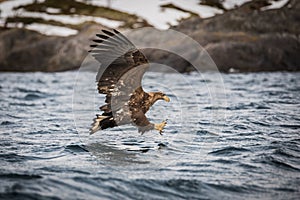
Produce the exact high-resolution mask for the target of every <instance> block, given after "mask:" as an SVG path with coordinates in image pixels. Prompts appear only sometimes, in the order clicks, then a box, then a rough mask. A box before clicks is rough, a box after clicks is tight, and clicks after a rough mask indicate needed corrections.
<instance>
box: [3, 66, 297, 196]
mask: <svg viewBox="0 0 300 200" xmlns="http://www.w3.org/2000/svg"><path fill="white" fill-rule="evenodd" d="M94 79H95V73H92V72H75V71H73V72H62V73H1V74H0V80H1V81H0V95H1V99H0V116H1V118H0V134H1V137H0V141H1V142H0V144H1V146H0V169H1V170H0V199H299V197H300V133H299V130H300V93H299V92H300V73H286V72H278V73H249V74H247V73H245V74H242V73H241V74H218V73H209V72H207V73H202V74H190V75H182V74H176V73H174V74H160V73H154V72H152V73H147V74H146V76H145V78H144V81H143V84H144V87H145V89H146V90H147V91H151V90H154V91H156V90H162V91H164V92H165V93H167V94H168V95H169V96H170V98H171V102H169V103H167V102H157V103H156V104H155V105H154V106H153V107H152V109H151V110H150V111H149V113H148V114H147V116H148V117H149V119H150V121H152V122H155V123H157V122H160V121H162V120H164V119H168V125H167V126H166V128H165V132H164V133H163V135H159V133H157V132H156V131H151V132H147V133H145V134H144V135H141V134H139V133H138V132H137V130H136V129H135V128H134V127H132V126H130V125H128V126H123V127H116V128H113V129H109V130H105V131H100V132H97V133H95V134H94V135H91V136H90V135H89V133H88V129H89V128H90V127H89V126H90V124H91V122H92V119H93V118H94V116H95V114H96V113H99V112H98V107H99V106H101V105H102V103H103V101H104V97H103V96H100V95H98V94H97V91H96V84H95V82H94Z"/></svg>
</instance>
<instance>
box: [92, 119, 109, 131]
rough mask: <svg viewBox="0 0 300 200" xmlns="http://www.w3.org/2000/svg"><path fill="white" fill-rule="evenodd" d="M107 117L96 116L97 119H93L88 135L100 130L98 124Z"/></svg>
mask: <svg viewBox="0 0 300 200" xmlns="http://www.w3.org/2000/svg"><path fill="white" fill-rule="evenodd" d="M108 117H109V116H102V115H97V117H96V118H95V119H94V122H93V123H92V124H91V125H92V128H90V135H92V134H93V133H95V132H97V131H99V130H101V126H100V122H101V121H102V120H104V119H106V118H108Z"/></svg>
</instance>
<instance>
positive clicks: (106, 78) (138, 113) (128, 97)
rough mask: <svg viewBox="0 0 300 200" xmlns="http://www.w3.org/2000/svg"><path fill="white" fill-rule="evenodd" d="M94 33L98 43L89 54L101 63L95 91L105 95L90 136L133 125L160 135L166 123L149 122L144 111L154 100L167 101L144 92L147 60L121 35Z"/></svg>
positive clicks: (107, 32) (159, 93)
mask: <svg viewBox="0 0 300 200" xmlns="http://www.w3.org/2000/svg"><path fill="white" fill-rule="evenodd" d="M102 32H103V34H97V35H96V36H97V37H98V38H99V39H96V40H93V41H94V42H95V43H97V44H93V45H91V47H92V48H93V49H92V50H91V51H90V52H91V53H92V55H93V56H94V57H95V58H96V59H97V60H98V61H99V62H100V63H101V66H100V68H99V71H98V74H97V78H96V79H97V82H98V92H99V93H100V94H105V95H106V99H105V104H104V105H102V106H101V107H100V110H101V111H102V112H103V113H102V114H101V115H97V117H96V118H95V119H94V123H93V124H92V128H91V129H90V134H93V133H95V132H96V131H98V130H103V129H106V128H112V127H115V126H120V125H124V124H130V123H131V124H133V125H135V126H137V127H138V131H139V132H141V133H144V132H146V131H149V130H152V129H156V130H158V131H159V133H160V134H161V133H162V132H163V129H164V127H165V125H166V121H163V122H162V123H159V124H153V123H151V122H149V120H148V119H147V117H146V115H145V114H146V112H147V111H148V110H149V109H150V107H151V106H152V105H153V104H154V103H155V102H156V101H157V100H165V101H167V102H169V101H170V99H169V98H168V97H167V96H166V95H165V94H164V93H162V92H149V93H147V92H145V91H144V90H143V88H142V85H141V82H142V78H143V75H144V73H145V72H146V70H147V69H148V68H149V63H148V60H147V58H146V57H145V56H144V55H143V54H142V52H141V51H139V50H138V49H137V48H136V47H135V46H134V45H133V44H132V43H131V42H130V41H129V40H128V39H127V38H126V37H125V36H124V35H123V34H121V33H120V32H118V31H116V30H113V31H112V32H110V31H107V30H102Z"/></svg>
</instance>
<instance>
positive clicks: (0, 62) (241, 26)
mask: <svg viewBox="0 0 300 200" xmlns="http://www.w3.org/2000/svg"><path fill="white" fill-rule="evenodd" d="M257 2H261V1H252V2H250V3H246V4H244V5H243V6H241V7H239V8H237V9H234V10H230V11H227V12H225V13H224V14H222V15H217V16H215V17H212V18H208V19H201V18H199V17H194V18H191V19H189V20H186V21H183V22H181V23H180V24H179V25H178V26H176V27H173V29H174V30H176V31H180V32H182V33H185V34H187V35H189V36H190V37H192V38H193V39H194V40H196V41H197V42H198V43H199V44H200V45H202V46H203V47H204V48H205V49H206V50H207V51H208V53H209V54H210V56H211V57H212V59H213V60H214V62H215V63H216V65H217V66H218V68H219V70H220V71H224V72H227V71H230V69H234V70H235V71H240V72H244V71H247V72H248V71H278V70H288V71H298V70H299V69H300V59H299V57H298V56H299V52H300V37H299V35H300V26H299V21H300V2H299V1H297V0H290V1H289V3H288V4H287V5H285V6H284V7H283V8H280V9H274V10H266V11H263V8H261V7H260V5H261V3H257ZM102 28H103V27H102V26H99V25H95V24H91V25H86V26H85V27H84V28H83V29H82V30H81V31H80V32H79V34H78V35H76V36H70V37H65V38H64V37H49V36H44V35H41V34H39V33H37V32H34V31H29V30H26V29H8V30H1V32H0V52H1V54H0V71H49V72H50V71H63V70H69V69H75V68H78V67H79V66H80V65H81V63H82V61H83V59H84V58H85V57H86V55H87V50H89V44H90V43H91V39H92V38H94V37H95V34H96V33H97V32H99V31H100V30H101V29H102ZM142 37H145V36H144V35H143V36H142ZM157 37H158V36H157V35H151V34H150V35H147V40H149V41H151V40H152V41H153V40H155V39H156V38H157ZM176 42H177V41H170V43H172V45H177V46H178V48H184V45H183V44H178V42H177V43H176ZM145 53H146V54H147V57H149V58H150V60H157V61H158V62H159V63H162V64H167V65H169V66H173V67H174V68H175V69H176V70H178V71H180V72H186V71H189V70H191V69H192V68H191V67H190V64H189V63H188V62H186V61H185V60H183V59H180V58H178V57H176V56H175V55H172V54H168V53H166V52H159V51H146V52H145ZM186 54H190V57H193V56H194V54H195V52H194V51H193V50H192V49H188V48H187V49H186ZM204 69H205V68H204Z"/></svg>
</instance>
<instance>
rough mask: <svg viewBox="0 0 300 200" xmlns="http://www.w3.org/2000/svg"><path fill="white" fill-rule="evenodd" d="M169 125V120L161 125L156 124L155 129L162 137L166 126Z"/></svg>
mask: <svg viewBox="0 0 300 200" xmlns="http://www.w3.org/2000/svg"><path fill="white" fill-rule="evenodd" d="M166 125H167V120H164V121H162V123H160V124H155V125H154V128H155V129H156V130H158V131H159V134H161V135H162V133H163V130H164V128H165V126H166Z"/></svg>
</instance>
